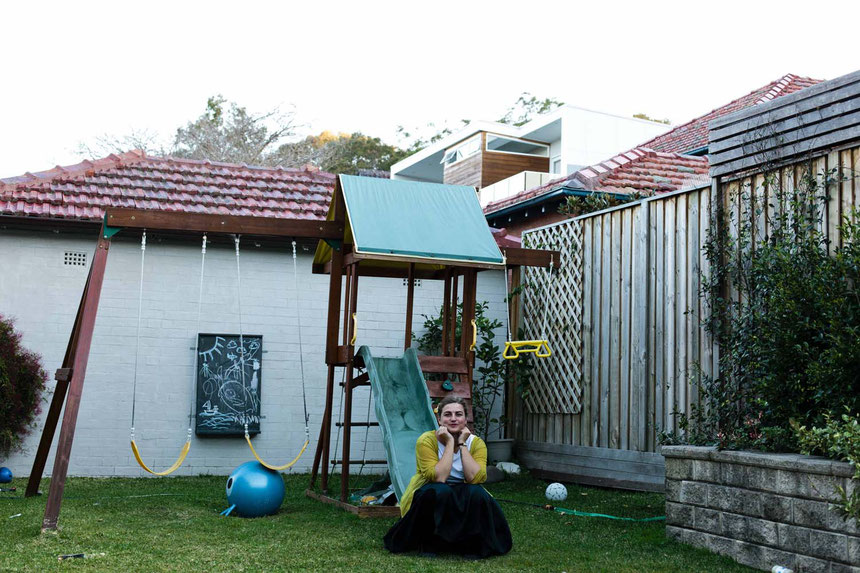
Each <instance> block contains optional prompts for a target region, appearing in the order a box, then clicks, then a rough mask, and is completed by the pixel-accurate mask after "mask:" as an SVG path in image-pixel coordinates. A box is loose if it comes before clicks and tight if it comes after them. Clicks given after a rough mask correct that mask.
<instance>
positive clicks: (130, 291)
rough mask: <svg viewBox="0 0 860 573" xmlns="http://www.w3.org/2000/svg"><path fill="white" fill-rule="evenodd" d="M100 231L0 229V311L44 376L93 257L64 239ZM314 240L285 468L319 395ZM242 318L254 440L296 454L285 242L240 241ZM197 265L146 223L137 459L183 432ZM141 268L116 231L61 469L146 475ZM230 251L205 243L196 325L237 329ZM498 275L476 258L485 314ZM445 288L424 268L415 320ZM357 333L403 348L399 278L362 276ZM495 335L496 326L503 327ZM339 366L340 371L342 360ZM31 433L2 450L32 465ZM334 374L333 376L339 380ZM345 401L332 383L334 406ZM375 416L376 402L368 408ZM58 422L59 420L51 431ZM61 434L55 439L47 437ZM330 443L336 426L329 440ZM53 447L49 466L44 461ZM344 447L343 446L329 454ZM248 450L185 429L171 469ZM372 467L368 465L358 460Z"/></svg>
mask: <svg viewBox="0 0 860 573" xmlns="http://www.w3.org/2000/svg"><path fill="white" fill-rule="evenodd" d="M94 246H95V236H90V235H81V234H74V233H65V232H64V233H60V234H51V233H41V232H40V233H31V232H23V231H12V230H0V313H2V314H4V315H8V316H13V317H15V318H16V326H17V328H18V330H19V331H20V332H22V334H23V343H24V345H25V346H26V347H27V348H29V349H31V350H33V351H35V352H38V353H39V354H41V355H42V357H43V365H44V366H45V368H46V370H48V372H49V373H50V374H51V376H53V372H54V370H56V369H57V368H59V367H60V365H61V363H62V359H63V355H64V353H65V349H66V344H67V342H68V337H69V333H70V331H71V327H72V323H73V321H74V318H75V312H76V310H77V305H78V302H79V300H80V296H81V292H82V289H83V285H84V282H85V281H86V276H87V272H88V267H80V266H66V265H64V264H63V255H64V253H65V251H69V250H71V251H83V252H86V253H87V258H88V260H87V263H88V264H89V263H90V262H91V261H90V259H91V256H92V252H93V249H94ZM312 256H313V249H312V247H310V249H309V250H307V251H303V250H302V249H301V248H300V254H299V260H298V267H299V276H298V282H299V292H298V307H299V309H300V310H299V312H300V316H301V334H302V338H301V344H302V348H303V351H304V372H305V385H306V391H307V399H308V412H309V414H310V417H311V428H310V431H311V443H310V445H309V446H308V451H307V452H305V455H304V456H303V457H302V459H301V460H300V461H299V462H298V463H297V464H296V465H295V466H293V470H294V471H307V470H309V469H310V465H311V464H312V462H313V452H314V448H315V447H316V439H317V436H318V435H319V428H320V423H321V418H322V411H323V407H324V403H325V377H326V367H325V364H324V356H323V354H324V336H325V324H326V307H327V300H328V296H327V295H328V276H327V275H313V274H311V272H310V268H311V260H312ZM241 262H242V290H243V291H244V294H243V296H242V302H241V306H242V330H243V332H245V333H249V334H261V335H262V336H263V349H264V350H265V352H266V353H265V354H264V355H263V379H262V388H261V394H262V415H263V416H264V419H263V420H262V425H261V429H262V431H261V433H260V435H259V436H257V437H256V438H254V447H255V448H256V449H257V451H258V452H259V453H260V454H261V456H262V457H263V458H264V459H266V460H267V461H269V462H271V463H277V464H282V463H284V462H286V461H288V460H290V459H292V458H293V457H294V456H295V455H296V454H297V453H298V451H299V449H300V447H301V445H302V443H303V442H304V424H303V419H302V416H303V414H302V399H301V397H302V389H301V376H300V362H299V344H298V335H299V330H298V325H297V320H296V300H295V295H296V292H295V290H294V279H293V267H292V256H291V254H290V253H289V252H288V251H276V250H272V249H260V248H256V247H254V246H253V244H252V243H250V242H248V243H246V244H244V245H243V249H242V255H241ZM199 273H200V245H199V243H198V242H193V243H192V242H178V241H175V240H173V241H171V240H166V239H165V240H164V241H160V240H159V239H158V236H157V235H154V234H152V233H150V234H149V236H148V245H147V250H146V270H145V272H144V295H143V312H142V320H141V333H140V351H139V358H138V373H137V404H136V421H135V433H136V439H137V443H138V446H139V447H140V449H141V453H142V456H143V459H144V461H145V462H146V463H147V464H149V465H150V467H155V468H158V469H163V468H166V467H167V466H169V465H171V464H172V463H173V461H174V460H175V458H176V456H177V455H178V454H179V450H180V448H181V446H182V444H183V443H184V441H185V435H186V428H187V427H188V412H189V403H190V400H191V399H192V383H193V376H194V353H193V351H192V350H191V347H192V346H193V345H194V344H195V336H196V333H197V325H196V321H197V300H198V289H199V276H200V275H199ZM139 278H140V245H139V235H138V239H133V238H129V237H123V233H121V234H120V235H118V236H117V237H116V238H115V239H114V241H113V245H112V247H111V251H110V254H109V256H108V265H107V272H106V276H105V281H104V286H103V289H102V296H101V302H100V304H99V313H98V318H97V320H96V327H95V333H94V336H93V347H92V351H91V353H90V359H89V365H88V368H87V378H86V382H85V384H84V393H83V400H82V402H81V408H80V413H79V416H78V424H77V430H76V432H75V441H74V445H73V451H72V456H71V462H70V466H69V474H70V475H89V476H112V475H117V476H139V475H146V474H145V473H144V472H143V470H141V469H140V468H139V467H138V465H137V463H136V462H135V461H134V458H133V456H132V454H131V449H130V447H129V444H128V438H129V427H130V422H131V406H132V387H133V384H134V362H135V344H136V341H137V337H136V329H137V305H138V288H139ZM236 287H237V276H236V259H235V252H234V250H233V248H232V245H230V244H228V243H226V242H224V241H223V240H222V241H221V242H219V243H217V244H210V246H209V248H208V250H207V255H206V273H205V280H204V289H203V292H204V299H203V304H202V313H201V321H200V330H199V331H200V332H225V333H236V332H238V331H239V313H238V310H237V289H236ZM503 299H504V283H503V282H502V273H500V272H490V271H487V272H482V273H480V274H479V280H478V300H488V301H490V314H491V316H492V317H496V318H499V319H500V320H502V321H504V315H505V304H504V300H503ZM441 302H442V283H441V282H439V281H427V280H425V281H422V285H421V287H419V288H418V289H416V300H415V317H414V319H413V329H414V330H416V331H419V334H420V330H421V325H422V323H423V321H424V319H423V318H422V316H421V315H422V314H427V315H434V314H436V313H437V312H438V311H439V307H440V305H441ZM358 305H359V325H358V339H357V344H358V345H361V344H367V345H369V346H371V347H372V348H373V351H374V354H375V355H379V356H395V355H400V354H401V353H402V344H403V335H404V319H405V316H404V314H405V308H406V287H405V286H404V285H403V281H402V280H399V279H375V278H364V277H363V278H361V280H360V284H359V303H358ZM498 340H499V341H500V342H501V341H503V340H504V328H501V329H499V332H498ZM338 376H340V371H338ZM53 387H54V382H53V381H51V382H50V383H49V388H50V391H51V392H50V393H49V394H48V396H47V398H48V401H46V402H45V403H44V404H43V414H42V417H41V418H40V421H39V425H38V427H37V428H36V429H35V430H34V431H33V433H32V434H31V435H30V436H28V438H27V440H26V443H25V451H24V452H23V453H20V454H13V455H12V456H11V458H10V459H8V460H5V461H0V462H2V464H3V465H6V466H8V467H10V468H11V470H12V472H13V473H14V474H15V475H18V476H24V475H28V474H29V472H30V469H31V467H32V462H33V455H34V454H35V451H36V448H37V446H38V441H39V436H40V435H41V430H42V424H43V419H44V413H45V412H46V411H47V408H48V404H49V403H50V394H51V393H52V392H53ZM336 388H337V387H336ZM369 394H370V392H369V389H367V388H359V389H357V390H356V392H355V402H354V404H353V413H354V419H355V420H363V419H364V417H365V415H366V413H367V410H368V400H369ZM339 404H340V396H339V394H336V395H335V409H337V407H338V405H339ZM370 411H371V418H373V408H372V407H371V408H370ZM57 434H59V429H58V431H57ZM364 435H365V430H364V429H363V428H356V429H355V430H354V431H353V446H352V451H353V456H352V457H353V458H354V459H355V458H360V457H361V456H362V453H363V451H364ZM55 442H56V439H55ZM332 442H333V443H332V447H334V438H333V440H332ZM53 453H54V449H53V448H52V451H51V455H50V457H49V459H48V463H47V465H46V473H47V474H49V473H50V471H51V469H52V468H53ZM366 456H367V458H368V459H372V458H383V457H384V451H383V449H382V445H381V443H380V435H379V429H378V428H371V429H370V430H369V433H368V444H367V450H366ZM338 457H339V456H338ZM249 459H252V458H251V454H250V452H249V451H248V448H247V445H246V444H245V442H244V440H243V439H241V438H197V437H196V436H195V437H194V438H193V439H192V446H191V452H190V453H189V455H188V458H187V459H186V461H185V464H184V465H183V466H182V468H180V470H178V472H177V474H178V475H196V474H206V473H209V474H227V473H229V472H230V471H231V470H232V469H233V468H235V467H236V466H237V465H239V464H240V463H242V462H245V461H248V460H249ZM374 469H375V470H376V471H381V469H383V468H378V467H377V468H368V469H367V470H365V471H372V470H374Z"/></svg>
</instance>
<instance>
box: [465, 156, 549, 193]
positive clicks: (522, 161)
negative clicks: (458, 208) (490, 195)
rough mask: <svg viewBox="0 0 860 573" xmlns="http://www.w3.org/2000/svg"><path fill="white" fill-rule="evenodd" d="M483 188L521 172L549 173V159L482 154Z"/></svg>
mask: <svg viewBox="0 0 860 573" xmlns="http://www.w3.org/2000/svg"><path fill="white" fill-rule="evenodd" d="M481 154H482V158H483V166H482V168H481V187H484V186H486V185H492V184H493V183H497V182H499V181H501V180H502V179H506V178H508V177H510V176H511V175H516V174H517V173H520V172H521V171H538V172H540V173H549V157H533V156H530V155H516V154H514V153H499V152H497V151H487V150H486V149H484V150H483V151H482V152H481Z"/></svg>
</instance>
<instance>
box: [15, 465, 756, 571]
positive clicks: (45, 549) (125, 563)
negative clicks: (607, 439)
mask: <svg viewBox="0 0 860 573" xmlns="http://www.w3.org/2000/svg"><path fill="white" fill-rule="evenodd" d="M225 481H226V480H225V478H224V477H212V476H205V477H193V478H185V477H180V478H160V479H124V478H110V479H89V478H73V479H69V481H68V483H67V484H66V491H65V500H64V502H63V509H62V513H61V515H60V532H59V534H41V533H40V532H39V529H40V525H41V522H42V514H43V511H44V506H45V497H46V496H40V497H35V498H30V499H24V498H23V490H24V489H25V487H26V482H25V480H23V479H16V480H15V481H14V482H13V483H12V484H11V485H13V486H16V487H17V489H18V491H17V492H16V493H0V570H2V571H49V570H87V571H125V572H131V571H186V572H190V571H344V570H353V569H358V570H362V571H422V572H423V571H450V570H451V569H452V568H453V569H456V570H457V571H458V572H460V571H488V570H490V571H494V572H495V571H525V570H529V571H569V572H572V571H612V572H619V571H636V572H641V571H749V569H747V568H746V567H742V566H740V565H737V564H735V563H734V562H733V561H731V560H729V559H726V558H723V557H719V556H716V555H712V554H710V553H708V552H706V551H702V550H697V549H693V548H691V547H687V546H685V545H681V544H678V543H675V542H672V541H668V540H667V539H666V537H665V531H664V524H663V522H661V521H658V522H649V523H632V522H623V521H613V520H608V519H600V518H588V517H574V516H564V515H560V514H558V513H555V512H551V511H546V510H543V509H539V508H534V507H530V506H524V505H514V504H511V503H506V502H501V503H502V508H503V509H504V511H505V513H506V515H507V517H508V520H509V523H510V525H511V530H512V532H513V537H514V549H513V551H512V552H511V553H510V554H508V555H506V556H504V557H497V558H494V559H490V560H488V561H478V562H471V561H464V560H462V559H460V558H458V557H438V558H422V557H417V556H415V555H406V556H401V555H391V554H389V553H388V552H386V551H385V549H383V547H382V536H383V535H384V534H385V532H386V530H387V529H388V528H389V527H390V526H391V524H392V523H393V522H394V520H393V519H366V520H360V519H358V518H357V517H355V516H354V515H352V514H349V513H347V512H344V511H342V510H339V509H337V508H334V507H331V506H327V505H324V504H321V503H319V502H316V501H313V500H310V499H308V498H306V497H305V496H304V494H303V492H304V489H305V487H306V485H307V482H308V476H307V475H290V476H286V477H285V481H286V485H287V497H286V500H285V501H284V504H283V506H282V507H281V510H280V512H278V513H277V514H276V515H274V516H271V517H265V518H259V519H242V518H236V517H229V518H224V517H220V516H219V515H218V513H219V512H220V511H221V510H223V509H225V508H226V497H225V494H224V483H225ZM365 481H366V480H365ZM333 485H336V483H334V482H333ZM356 485H358V481H356ZM4 487H6V486H4ZM545 487H546V484H545V483H544V482H541V481H538V480H535V479H532V478H530V477H520V478H516V479H512V480H508V481H505V482H503V483H499V484H493V485H490V486H488V487H487V489H488V490H489V491H490V492H491V493H492V494H493V495H494V496H496V497H497V498H505V499H512V500H518V501H523V502H530V503H543V502H544V499H543V490H544V488H545ZM42 488H43V490H44V491H45V492H47V489H48V482H47V480H46V481H44V482H43V484H42ZM568 490H569V492H570V496H569V497H568V499H567V501H565V502H564V503H561V504H559V505H561V506H563V507H565V508H568V509H577V510H580V511H588V512H594V513H607V514H612V515H618V516H625V517H637V518H638V517H650V516H655V515H662V514H663V512H664V497H663V496H662V495H661V494H643V493H628V492H616V491H608V490H602V489H596V488H586V487H577V486H569V488H568ZM334 491H336V490H334ZM18 513H20V514H21V516H20V517H11V518H10V516H13V515H15V514H18ZM70 553H86V554H93V555H94V557H92V558H89V559H74V560H66V561H63V562H62V563H61V562H58V560H57V557H58V556H59V555H61V554H70Z"/></svg>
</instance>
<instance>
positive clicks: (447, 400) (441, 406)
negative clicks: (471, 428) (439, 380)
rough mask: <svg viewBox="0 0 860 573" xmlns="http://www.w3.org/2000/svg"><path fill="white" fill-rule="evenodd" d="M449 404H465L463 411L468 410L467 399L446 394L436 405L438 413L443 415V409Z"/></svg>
mask: <svg viewBox="0 0 860 573" xmlns="http://www.w3.org/2000/svg"><path fill="white" fill-rule="evenodd" d="M448 404H459V405H461V406H463V411H464V412H465V411H466V401H465V400H464V399H463V398H460V397H459V396H450V395H449V396H445V397H444V398H442V399H441V400H440V401H439V403H438V404H437V405H436V415H437V416H442V410H444V409H445V406H447V405H448Z"/></svg>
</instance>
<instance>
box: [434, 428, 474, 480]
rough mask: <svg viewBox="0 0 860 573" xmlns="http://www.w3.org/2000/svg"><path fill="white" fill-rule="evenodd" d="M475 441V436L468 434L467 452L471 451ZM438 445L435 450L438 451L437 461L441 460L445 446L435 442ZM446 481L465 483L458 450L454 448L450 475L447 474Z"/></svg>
mask: <svg viewBox="0 0 860 573" xmlns="http://www.w3.org/2000/svg"><path fill="white" fill-rule="evenodd" d="M474 439H475V434H469V437H468V438H466V447H467V448H469V451H472V440H474ZM436 442H437V444H438V446H439V447H438V448H437V450H439V459H440V460H441V459H442V454H444V453H445V444H443V443H442V442H440V441H438V440H436ZM448 479H449V480H452V481H465V479H466V476H465V474H463V460H462V459H461V458H460V448H456V450H455V451H454V462H453V463H452V464H451V473H450V474H448Z"/></svg>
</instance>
